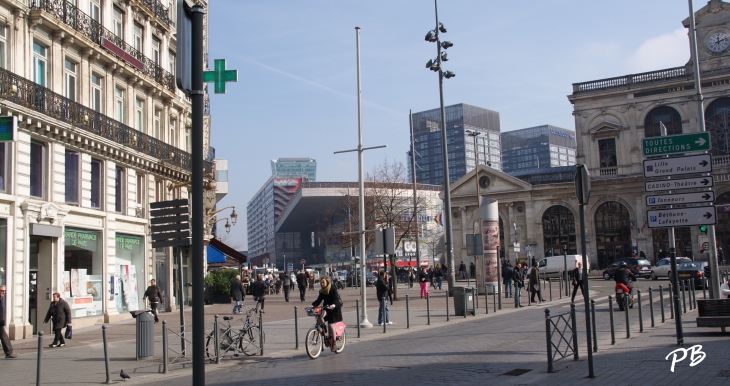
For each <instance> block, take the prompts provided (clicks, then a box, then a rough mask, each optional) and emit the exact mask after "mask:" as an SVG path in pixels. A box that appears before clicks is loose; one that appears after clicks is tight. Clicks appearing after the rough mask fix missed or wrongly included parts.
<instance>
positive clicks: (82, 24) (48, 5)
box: [31, 0, 176, 92]
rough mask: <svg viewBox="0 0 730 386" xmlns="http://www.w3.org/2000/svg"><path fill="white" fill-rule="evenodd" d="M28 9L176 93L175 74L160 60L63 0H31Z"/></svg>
mask: <svg viewBox="0 0 730 386" xmlns="http://www.w3.org/2000/svg"><path fill="white" fill-rule="evenodd" d="M31 10H39V11H44V12H47V13H49V14H50V15H52V16H53V17H54V18H56V19H58V20H60V21H61V22H63V23H64V24H66V25H68V26H69V27H71V28H73V29H74V30H75V31H77V32H79V33H81V35H83V36H84V37H86V38H88V39H89V40H91V41H93V42H94V43H96V44H98V45H100V46H102V47H104V48H106V49H107V50H109V51H110V52H112V53H113V54H114V55H116V56H118V57H120V58H121V59H122V60H124V61H126V62H127V63H129V64H131V65H132V66H133V67H135V68H137V69H138V70H139V71H141V72H142V73H143V74H145V75H147V76H149V77H150V78H152V79H154V80H155V82H157V83H159V84H161V85H162V86H164V87H165V88H167V89H168V90H170V91H172V92H175V90H176V87H175V76H173V75H172V74H170V73H169V72H167V71H166V70H165V69H163V68H162V67H160V65H159V63H155V61H154V60H152V59H150V58H148V57H146V56H145V55H144V54H143V53H141V52H139V51H137V50H136V49H135V48H134V47H132V46H131V45H129V44H127V42H125V41H124V39H122V38H121V37H119V36H117V35H115V34H114V33H113V32H112V31H110V30H108V29H106V28H105V27H104V26H103V25H101V23H99V22H98V21H96V20H94V19H92V18H91V16H89V15H87V14H86V13H84V12H82V11H81V10H80V9H78V8H77V7H76V6H74V5H73V4H71V3H69V2H68V1H65V0H33V3H32V4H31Z"/></svg>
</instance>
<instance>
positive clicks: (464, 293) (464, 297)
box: [462, 288, 466, 319]
mask: <svg viewBox="0 0 730 386" xmlns="http://www.w3.org/2000/svg"><path fill="white" fill-rule="evenodd" d="M462 295H463V299H464V319H466V288H464V292H463V293H462Z"/></svg>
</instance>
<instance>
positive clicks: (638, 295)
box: [626, 290, 644, 333]
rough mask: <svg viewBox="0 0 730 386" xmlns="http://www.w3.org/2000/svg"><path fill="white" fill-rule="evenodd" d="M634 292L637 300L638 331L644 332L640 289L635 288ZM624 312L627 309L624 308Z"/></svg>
mask: <svg viewBox="0 0 730 386" xmlns="http://www.w3.org/2000/svg"><path fill="white" fill-rule="evenodd" d="M636 294H637V298H638V299H637V300H638V302H639V332H640V333H641V332H644V317H643V316H642V313H641V290H637V291H636ZM626 312H628V310H626Z"/></svg>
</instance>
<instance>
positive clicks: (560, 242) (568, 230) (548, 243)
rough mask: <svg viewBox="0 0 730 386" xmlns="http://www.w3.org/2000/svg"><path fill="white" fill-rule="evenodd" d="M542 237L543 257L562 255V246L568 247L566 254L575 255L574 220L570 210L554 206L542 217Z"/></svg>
mask: <svg viewBox="0 0 730 386" xmlns="http://www.w3.org/2000/svg"><path fill="white" fill-rule="evenodd" d="M542 235H543V244H544V248H545V250H544V252H545V256H546V257H547V256H556V255H562V254H563V246H567V247H568V254H569V255H575V254H577V253H578V252H577V249H576V248H577V247H576V243H575V218H574V217H573V212H571V211H570V209H568V208H566V207H564V206H562V205H555V206H551V207H550V208H548V210H546V211H545V214H543V215H542Z"/></svg>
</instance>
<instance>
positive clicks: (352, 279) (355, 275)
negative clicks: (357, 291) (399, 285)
mask: <svg viewBox="0 0 730 386" xmlns="http://www.w3.org/2000/svg"><path fill="white" fill-rule="evenodd" d="M376 281H377V278H376V277H375V275H373V274H372V273H370V272H365V283H366V284H367V286H368V287H373V286H375V282H376ZM345 282H346V283H347V286H348V287H355V285H356V284H357V286H358V287H359V286H360V283H361V282H360V271H350V272H348V273H347V279H346V280H345Z"/></svg>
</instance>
